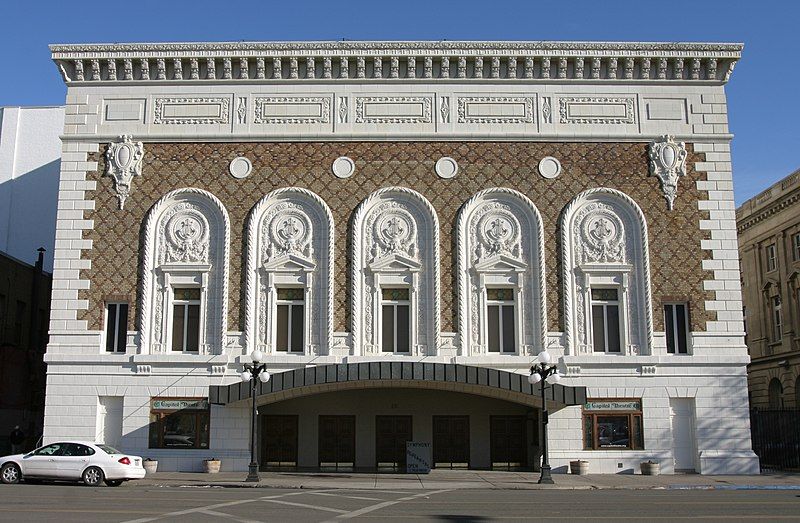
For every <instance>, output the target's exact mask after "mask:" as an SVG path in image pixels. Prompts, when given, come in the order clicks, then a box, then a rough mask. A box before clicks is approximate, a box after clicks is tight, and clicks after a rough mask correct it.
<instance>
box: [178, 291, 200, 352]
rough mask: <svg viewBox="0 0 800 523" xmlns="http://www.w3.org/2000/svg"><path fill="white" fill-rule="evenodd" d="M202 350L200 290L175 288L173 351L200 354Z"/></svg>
mask: <svg viewBox="0 0 800 523" xmlns="http://www.w3.org/2000/svg"><path fill="white" fill-rule="evenodd" d="M199 348H200V289H199V288H197V287H193V288H175V289H173V301H172V350H173V351H178V352H198V350H199Z"/></svg>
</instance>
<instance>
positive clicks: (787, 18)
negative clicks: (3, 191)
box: [0, 0, 800, 203]
mask: <svg viewBox="0 0 800 523" xmlns="http://www.w3.org/2000/svg"><path fill="white" fill-rule="evenodd" d="M798 20H800V2H796V1H793V0H784V1H772V0H763V1H759V2H744V1H737V0H727V1H718V0H714V1H702V0H694V1H686V0H670V1H661V2H656V1H650V0H647V1H638V2H637V1H631V0H626V1H614V0H594V1H570V2H568V1H565V0H562V1H557V0H556V1H545V0H528V1H522V0H484V1H475V0H461V1H445V0H399V1H392V2H389V1H383V0H372V1H369V0H338V1H336V0H331V1H318V0H281V1H279V2H276V1H272V0H263V1H257V0H250V1H244V0H241V1H240V0H225V1H219V0H216V1H208V0H191V1H184V0H176V1H170V0H160V1H154V0H139V1H136V0H128V1H126V2H122V1H119V2H100V3H98V2H88V1H83V0H62V1H58V2H56V1H51V0H48V1H35V0H28V1H16V0H3V1H2V2H1V3H0V44H1V45H0V63H1V64H2V67H1V68H0V71H1V72H0V105H58V104H62V103H63V101H64V96H65V88H64V85H63V83H62V82H61V79H60V77H59V75H58V72H57V71H56V68H55V66H54V65H53V64H52V63H51V62H50V60H49V51H48V49H47V44H50V43H76V42H144V41H235V40H339V39H342V38H345V39H349V40H369V39H376V40H384V39H386V40H439V39H447V40H621V41H632V40H633V41H635V40H643V41H719V42H743V43H744V44H745V50H744V57H743V59H742V60H741V61H740V62H739V64H738V65H737V67H736V70H735V71H734V74H733V77H732V80H731V82H730V83H729V84H728V87H727V93H728V111H729V116H730V127H731V131H732V132H733V133H734V134H735V135H736V137H735V139H734V141H733V166H734V182H735V191H736V200H737V203H741V202H742V201H744V200H746V199H747V198H749V197H751V196H754V195H755V194H757V193H758V192H760V191H761V190H763V189H764V188H766V187H767V186H769V185H770V184H771V183H773V182H775V181H777V180H779V179H780V178H782V177H784V176H786V175H787V174H789V173H790V172H792V171H793V170H795V169H797V168H798V167H800V156H798V155H797V154H796V153H797V151H798V149H800V131H799V130H798V129H800V126H799V125H798V123H799V122H800V101H799V100H798V99H797V93H798V85H800V67H798V66H797V64H796V61H797V60H798V58H799V57H800V43H799V42H800V38H798V32H800V26H798ZM10 71H13V72H14V74H13V76H11V74H10V73H9V72H10Z"/></svg>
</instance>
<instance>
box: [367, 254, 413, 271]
mask: <svg viewBox="0 0 800 523" xmlns="http://www.w3.org/2000/svg"><path fill="white" fill-rule="evenodd" d="M369 268H370V270H371V271H372V272H397V271H402V272H405V271H411V272H416V271H419V270H420V269H422V264H421V263H420V262H419V260H417V259H416V258H412V257H410V256H405V255H403V254H400V253H396V252H395V253H391V254H387V255H386V256H383V257H382V258H378V259H377V260H375V261H373V262H372V263H370V265H369Z"/></svg>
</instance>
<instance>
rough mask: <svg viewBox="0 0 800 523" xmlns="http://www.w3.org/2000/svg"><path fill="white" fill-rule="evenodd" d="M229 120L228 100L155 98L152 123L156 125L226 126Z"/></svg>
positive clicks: (214, 98)
mask: <svg viewBox="0 0 800 523" xmlns="http://www.w3.org/2000/svg"><path fill="white" fill-rule="evenodd" d="M229 120H230V99H228V98H221V97H220V98H216V97H213V98H212V97H209V98H201V97H198V98H190V97H176V98H156V99H155V109H154V112H153V123H154V124H156V125H163V124H169V125H205V124H226V123H228V122H229Z"/></svg>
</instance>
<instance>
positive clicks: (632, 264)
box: [560, 187, 653, 355]
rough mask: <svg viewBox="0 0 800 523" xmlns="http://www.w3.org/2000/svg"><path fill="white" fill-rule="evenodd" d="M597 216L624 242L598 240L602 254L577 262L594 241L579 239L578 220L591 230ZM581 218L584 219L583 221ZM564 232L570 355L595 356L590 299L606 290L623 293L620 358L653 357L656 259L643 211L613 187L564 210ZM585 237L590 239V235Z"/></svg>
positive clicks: (585, 194)
mask: <svg viewBox="0 0 800 523" xmlns="http://www.w3.org/2000/svg"><path fill="white" fill-rule="evenodd" d="M595 202H599V205H595V207H596V209H595V210H594V211H591V210H590V209H591V208H590V207H589V205H591V204H594V203H595ZM604 207H605V208H604ZM591 212H595V213H596V214H598V215H600V216H603V217H604V218H605V219H606V220H607V221H606V222H605V225H610V228H611V230H612V231H614V232H615V233H617V234H618V236H616V237H611V238H610V239H607V238H602V237H596V240H595V241H596V244H595V246H596V247H597V250H595V251H591V254H592V258H593V259H592V260H591V261H589V262H587V260H579V259H576V258H577V253H576V245H579V243H578V242H579V241H583V242H584V243H585V242H586V241H589V242H591V241H592V240H591V239H590V240H581V238H579V237H576V231H575V230H574V227H575V220H576V218H577V219H579V220H583V221H582V222H581V223H585V224H587V225H588V224H589V219H588V218H591V216H590V213H591ZM579 213H583V215H582V216H578V214H579ZM620 214H622V215H621V216H620ZM560 228H561V249H562V252H561V254H562V280H563V281H562V285H563V296H562V299H563V300H564V331H565V342H566V351H565V354H568V355H578V354H592V353H593V351H592V349H591V332H592V325H591V322H590V321H589V317H590V316H591V315H590V314H589V312H590V311H591V308H590V307H591V303H590V296H591V290H592V288H593V287H598V288H600V287H604V286H608V287H615V288H617V289H618V290H619V292H620V296H619V302H620V312H621V314H620V315H621V316H622V319H621V327H620V334H621V336H622V340H621V347H622V350H621V352H620V353H621V354H623V355H650V354H652V353H653V308H652V297H651V290H650V254H649V246H648V233H647V222H646V220H645V217H644V213H643V212H642V209H641V208H640V207H639V205H638V204H637V203H636V202H635V201H634V200H633V199H632V198H631V197H630V196H628V195H627V194H625V193H623V192H622V191H619V190H617V189H611V188H607V187H598V188H593V189H589V190H587V191H584V192H582V193H580V194H578V195H577V196H576V197H575V198H574V199H573V200H572V201H571V202H570V203H569V204H568V205H567V206H566V207H565V208H564V211H563V212H562V214H561V223H560ZM585 232H586V233H588V230H587V231H585ZM619 233H622V234H619ZM585 236H586V235H585ZM585 236H584V238H585ZM615 240H616V241H615ZM587 252H590V251H587ZM587 259H588V258H587Z"/></svg>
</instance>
